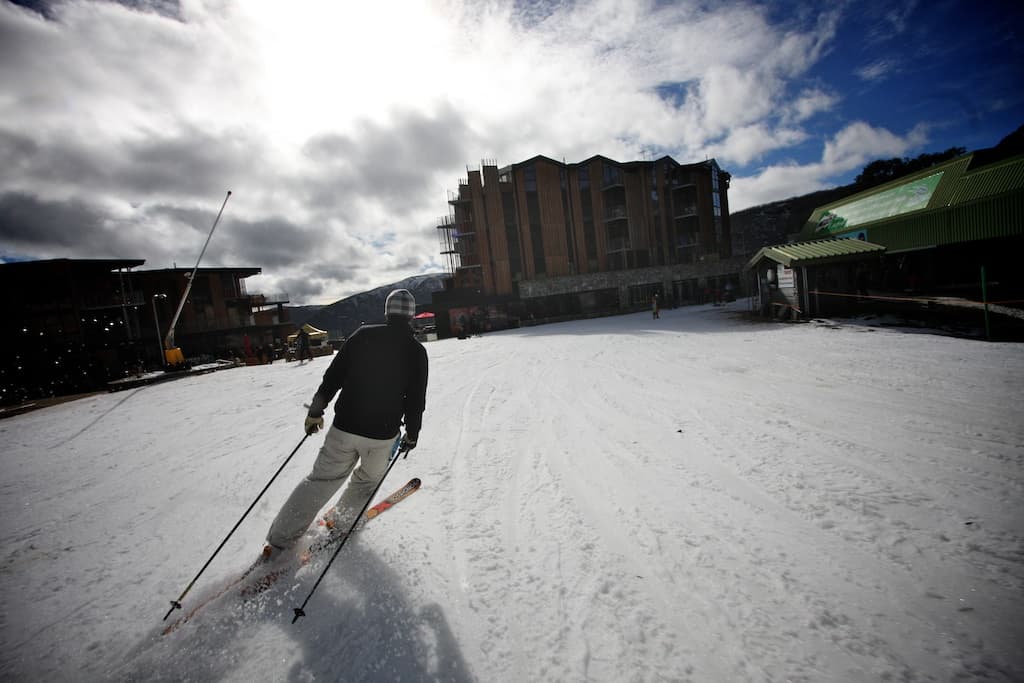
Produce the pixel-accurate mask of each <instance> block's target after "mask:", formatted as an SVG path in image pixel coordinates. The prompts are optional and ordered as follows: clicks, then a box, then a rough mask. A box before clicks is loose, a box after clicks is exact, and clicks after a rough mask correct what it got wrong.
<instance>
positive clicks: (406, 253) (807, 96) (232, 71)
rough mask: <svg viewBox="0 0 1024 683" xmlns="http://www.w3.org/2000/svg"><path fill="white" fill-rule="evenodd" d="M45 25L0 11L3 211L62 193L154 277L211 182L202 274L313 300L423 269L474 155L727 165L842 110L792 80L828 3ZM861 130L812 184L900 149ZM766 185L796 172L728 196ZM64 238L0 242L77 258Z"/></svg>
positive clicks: (178, 250) (92, 8)
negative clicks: (780, 20) (247, 279)
mask: <svg viewBox="0 0 1024 683" xmlns="http://www.w3.org/2000/svg"><path fill="white" fill-rule="evenodd" d="M517 12H518V13H517ZM50 15H51V17H52V20H44V19H43V18H41V17H40V16H38V15H36V14H34V13H33V12H31V11H29V10H26V9H24V8H21V7H18V6H15V5H13V4H11V3H2V4H0V37H2V40H0V80H2V81H3V82H4V84H5V87H4V91H3V93H2V94H0V153H2V154H3V158H4V159H5V165H4V166H3V167H0V197H3V196H4V194H5V193H18V194H17V197H15V199H16V200H17V201H14V200H12V202H11V206H18V207H21V206H28V204H26V203H25V202H26V201H27V200H26V197H27V196H29V195H34V196H35V197H36V199H37V200H38V202H37V204H35V205H32V206H36V207H37V210H39V211H44V210H51V211H52V212H53V213H54V215H55V216H66V215H68V214H67V212H64V211H61V210H60V207H58V206H57V204H59V203H60V202H71V201H75V202H78V204H76V206H80V207H82V208H83V210H85V211H87V212H89V215H90V216H91V215H92V212H95V213H96V214H97V218H96V219H95V223H94V224H95V225H96V226H102V225H110V224H116V225H117V226H118V230H121V231H123V233H122V234H121V235H120V238H121V239H120V243H122V244H124V245H125V246H126V248H127V247H131V246H135V247H137V248H138V249H139V253H137V254H125V256H136V257H139V258H147V259H149V260H150V262H151V265H155V266H161V267H162V266H164V265H166V264H167V263H170V262H172V261H177V262H178V263H187V262H189V261H191V260H193V259H194V258H195V256H196V254H197V251H198V249H199V247H200V246H201V240H198V241H197V240H196V239H195V235H194V234H193V233H196V234H199V233H201V234H205V230H206V229H208V226H209V225H210V221H212V219H213V216H214V214H215V213H216V209H217V208H218V207H219V203H220V199H221V198H222V197H223V193H224V192H225V191H226V190H228V189H230V190H232V191H233V192H234V194H233V196H232V199H231V201H230V203H229V205H228V207H227V209H226V211H225V217H224V224H223V227H222V228H219V229H218V233H217V235H216V236H215V238H214V240H213V241H212V242H211V245H210V250H209V252H208V256H207V258H208V259H209V262H208V263H207V265H219V264H223V265H254V266H263V267H264V275H262V276H261V277H260V281H261V282H263V283H264V284H265V286H267V287H268V288H270V289H278V287H275V286H274V284H275V283H277V282H281V283H284V282H300V281H305V282H309V283H313V284H311V285H310V286H309V287H308V288H306V289H309V290H312V289H316V288H321V293H320V294H319V295H318V298H317V302H321V303H323V302H329V301H333V300H335V299H337V298H340V297H342V296H346V295H348V294H352V293H355V292H358V291H361V290H363V289H365V288H366V287H367V286H376V285H380V284H386V283H387V282H390V281H393V280H396V279H401V278H402V277H405V276H407V275H410V274H413V273H414V272H422V271H423V270H429V269H432V268H436V267H437V265H438V262H439V257H438V254H437V251H438V244H437V242H436V231H435V230H434V229H433V226H432V224H433V222H434V221H435V220H436V219H437V218H438V217H439V216H441V215H443V214H444V213H446V212H447V209H448V207H447V203H446V197H445V191H446V189H448V188H452V187H453V186H454V185H455V183H456V181H457V179H458V178H460V177H464V176H465V171H466V166H467V165H470V166H473V167H475V166H476V163H477V161H478V160H479V159H481V158H493V159H497V160H498V162H499V163H502V164H505V163H512V162H516V161H520V160H522V159H525V158H529V157H532V156H534V155H536V154H545V155H548V156H551V157H554V158H557V159H562V158H565V159H566V160H567V161H570V162H571V161H579V160H581V159H583V158H586V157H589V156H591V155H594V154H605V155H608V156H611V157H614V158H619V159H622V160H624V161H625V160H631V159H635V158H638V157H639V156H640V152H641V150H657V153H666V154H671V155H673V156H674V157H676V158H677V159H678V160H679V161H681V162H684V163H686V162H690V161H697V160H702V159H703V158H705V156H706V155H709V154H711V153H713V154H716V155H721V156H722V158H723V160H725V161H728V162H729V163H735V164H739V165H740V166H742V165H744V164H747V163H751V162H754V161H760V160H762V159H763V158H764V157H765V155H768V154H770V153H778V152H780V151H785V150H787V149H788V148H791V147H792V146H794V145H797V144H801V143H805V142H806V140H807V139H808V133H807V131H805V130H804V129H803V128H802V126H803V125H804V124H805V122H807V121H808V120H809V119H811V118H812V117H814V116H815V115H817V114H820V113H822V112H828V111H830V109H831V108H832V107H834V106H835V105H836V104H837V102H838V99H837V97H836V96H834V95H832V94H830V89H829V87H828V85H827V84H817V83H815V84H813V85H812V84H807V83H805V82H804V81H803V80H802V79H803V76H804V75H805V74H806V73H807V71H808V70H809V69H810V68H811V67H813V65H814V64H815V63H817V62H818V60H820V59H821V58H822V56H823V55H825V54H826V53H827V51H828V50H829V49H830V45H831V44H832V42H833V39H834V38H835V35H836V31H837V26H838V18H839V15H838V13H836V12H832V11H829V12H825V13H823V14H821V15H820V16H817V17H814V16H811V17H810V18H809V19H807V20H805V21H803V22H802V23H801V22H797V21H792V22H789V23H788V24H787V25H786V26H780V25H774V24H772V23H771V21H770V20H769V18H768V13H767V11H766V10H765V9H764V8H763V7H762V6H760V5H758V4H754V3H750V4H745V3H743V2H737V3H729V4H727V5H723V6H717V5H715V4H713V3H712V4H710V5H709V4H708V3H700V2H696V0H683V1H681V2H675V3H659V2H654V0H646V1H641V2H625V3H623V2H616V1H614V0H597V1H595V2H591V3H578V4H570V3H565V4H562V3H555V4H551V5H532V6H530V9H529V11H528V12H524V11H520V9H519V8H518V7H516V6H515V5H514V4H512V3H508V2H501V1H498V0H491V1H489V2H485V3H477V2H468V1H467V2H465V3H463V2H460V1H458V0H442V1H441V2H430V1H428V0H423V1H410V2H405V3H402V4H401V6H400V7H398V6H396V5H393V4H389V3H336V2H328V1H326V0H323V1H317V0H308V1H307V2H302V3H298V4H296V3H280V2H274V1H271V0H245V1H244V2H241V1H237V2H235V1H229V0H223V1H222V0H218V1H216V2H215V1H213V0H209V1H205V0H188V1H185V2H182V3H181V5H180V10H179V17H178V18H175V17H168V16H164V15H161V14H156V13H147V12H145V11H140V10H138V9H130V8H127V7H125V6H122V5H119V4H116V3H112V2H98V1H93V0H64V1H63V2H60V3H56V4H54V5H53V7H52V9H51V10H50ZM179 19H180V20H179ZM41 55H45V58H41V57H40V56H41ZM669 91H671V92H672V93H673V94H672V95H671V96H670V95H667V94H666V92H669ZM863 129H864V130H861V128H855V129H853V130H849V129H848V130H847V131H844V132H843V133H841V134H840V135H837V136H836V138H835V139H834V140H831V141H830V143H829V145H828V146H827V147H826V150H825V153H824V157H827V158H828V159H829V160H834V161H831V162H829V163H825V162H824V161H823V164H822V168H821V169H820V171H821V172H826V171H827V170H828V169H827V168H825V167H826V166H827V167H829V168H831V167H832V166H840V165H844V164H848V163H852V161H853V160H854V159H856V158H860V157H858V156H857V149H858V148H857V144H862V148H861V149H863V150H865V153H870V152H869V150H872V149H894V148H896V147H898V145H896V144H894V142H895V141H896V140H898V138H896V136H893V139H886V138H885V135H883V134H882V132H881V131H880V130H879V129H874V128H871V127H870V126H868V125H867V124H864V126H863ZM858 135H859V136H860V137H859V138H857V136H858ZM848 138H849V139H850V141H849V142H847V139H848ZM835 160H837V161H835ZM727 170H729V169H727ZM811 171H812V169H808V170H807V173H810V172H811ZM776 177H779V178H790V179H791V180H792V179H793V175H792V172H791V171H787V170H786V169H782V170H779V171H773V170H770V169H769V170H765V171H764V172H763V173H761V174H760V175H759V176H758V180H757V182H756V183H750V184H749V185H748V186H749V187H755V186H756V187H765V188H767V187H778V186H779V185H781V184H784V182H785V181H776V180H773V178H776ZM809 177H810V176H809ZM820 177H821V176H818V178H820ZM809 182H811V183H812V184H813V183H814V182H820V180H818V181H816V180H815V179H814V178H811V179H810V181H809ZM734 186H735V184H734ZM739 187H741V188H742V187H744V183H743V182H740V183H739ZM761 194H763V193H762V192H760V191H758V192H753V193H751V195H750V196H754V195H761ZM12 196H13V195H12ZM740 197H741V200H742V197H743V195H742V192H741V193H740ZM734 206H735V203H734ZM111 207H116V212H114V213H111V212H112V211H113V209H112V208H111ZM18 215H19V216H26V215H31V213H30V212H29V213H24V212H22V213H19V214H18ZM103 216H107V218H104V217H103ZM3 220H4V217H3V216H0V251H3V252H10V251H11V249H12V246H13V245H12V243H11V240H10V239H8V237H7V235H5V234H4V232H3V231H4V227H3ZM41 220H42V217H41ZM188 221H192V222H194V223H195V224H196V226H195V229H194V230H193V231H188V230H185V229H183V227H182V226H183V222H188ZM133 226H135V228H133ZM96 229H97V230H99V228H98V227H97V228H96ZM133 230H135V232H134V233H133ZM18 234H19V235H24V234H26V233H24V232H23V231H22V232H19V233H18ZM45 234H47V235H50V234H51V233H45ZM381 234H388V235H393V239H391V240H390V241H389V242H388V244H387V246H386V249H382V248H381V247H380V246H379V242H380V240H375V238H376V237H378V236H379V235H381ZM133 235H134V236H133ZM153 235H159V236H160V237H161V239H152V238H151V237H152V236H153ZM167 236H173V237H174V238H172V239H167ZM73 239H74V238H73V237H67V238H66V239H51V240H50V241H45V240H43V239H40V240H37V241H36V242H34V243H33V242H32V241H31V239H30V238H27V237H19V240H20V241H19V242H18V243H17V248H18V249H19V250H20V253H27V254H29V255H33V256H39V257H52V256H74V255H76V253H77V252H75V251H74V249H73V248H70V247H69V245H68V242H69V241H70V240H73ZM280 240H291V242H290V243H289V244H284V243H282V242H279V241H280ZM375 241H376V242H377V244H376V245H375ZM255 242H259V244H256V243H255ZM86 246H88V249H90V250H93V251H94V250H95V249H96V248H97V247H96V245H95V244H92V245H82V247H81V249H82V253H84V252H85V250H86ZM256 258H260V259H264V261H263V262H253V263H249V262H242V261H244V260H246V259H256ZM310 301H312V299H310Z"/></svg>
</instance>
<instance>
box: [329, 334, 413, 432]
mask: <svg viewBox="0 0 1024 683" xmlns="http://www.w3.org/2000/svg"><path fill="white" fill-rule="evenodd" d="M338 391H341V396H339V397H338V402H337V403H336V404H335V406H334V411H335V412H334V426H335V427H337V428H338V429H341V430H343V431H346V432H350V433H352V434H358V435H360V436H365V437H367V438H370V439H391V438H394V437H395V436H397V435H398V429H399V426H400V425H401V424H402V417H403V416H404V417H405V432H406V434H407V435H408V436H409V438H411V439H418V438H419V433H420V426H421V425H422V423H423V409H424V406H425V404H426V394H427V351H426V349H424V348H423V344H420V343H419V342H418V341H416V339H415V337H413V333H412V329H411V328H410V327H409V324H408V323H407V322H405V321H395V322H389V323H388V324H386V325H363V326H362V327H360V328H359V329H358V330H356V331H355V332H354V333H353V334H352V336H351V337H349V338H348V339H347V340H346V341H345V343H344V344H343V345H342V347H341V350H340V351H339V352H338V354H337V355H336V356H335V357H334V360H333V361H331V365H330V367H329V368H327V372H325V373H324V378H323V381H322V382H321V383H320V387H319V388H318V389H317V390H316V395H315V396H314V397H313V402H312V404H311V405H310V409H309V414H310V415H312V416H313V417H319V416H320V415H323V411H324V408H326V407H327V404H328V403H330V402H331V399H332V398H334V394H335V393H337V392H338Z"/></svg>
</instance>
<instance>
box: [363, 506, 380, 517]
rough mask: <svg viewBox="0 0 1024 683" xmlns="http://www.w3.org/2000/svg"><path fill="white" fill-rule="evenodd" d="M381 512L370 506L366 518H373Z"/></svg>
mask: <svg viewBox="0 0 1024 683" xmlns="http://www.w3.org/2000/svg"><path fill="white" fill-rule="evenodd" d="M379 514H380V512H379V511H377V510H374V509H373V508H370V509H369V510H367V511H366V518H367V519H373V518H374V517H376V516H377V515H379Z"/></svg>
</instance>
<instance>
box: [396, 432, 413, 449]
mask: <svg viewBox="0 0 1024 683" xmlns="http://www.w3.org/2000/svg"><path fill="white" fill-rule="evenodd" d="M414 448H416V439H414V438H412V437H411V436H409V435H408V434H405V435H403V436H402V443H401V444H399V446H398V450H400V451H405V452H406V453H408V452H409V451H411V450H412V449H414Z"/></svg>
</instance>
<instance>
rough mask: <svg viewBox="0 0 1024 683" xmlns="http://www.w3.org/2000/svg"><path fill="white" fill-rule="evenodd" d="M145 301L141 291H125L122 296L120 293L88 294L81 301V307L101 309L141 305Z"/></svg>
mask: <svg viewBox="0 0 1024 683" xmlns="http://www.w3.org/2000/svg"><path fill="white" fill-rule="evenodd" d="M145 303H146V298H145V296H143V294H142V292H125V294H124V296H122V295H121V294H111V295H110V296H97V295H93V296H89V297H87V298H86V299H84V300H83V301H82V308H84V309H87V310H92V309H96V310H99V309H103V308H121V307H122V306H142V305H144V304H145Z"/></svg>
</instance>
